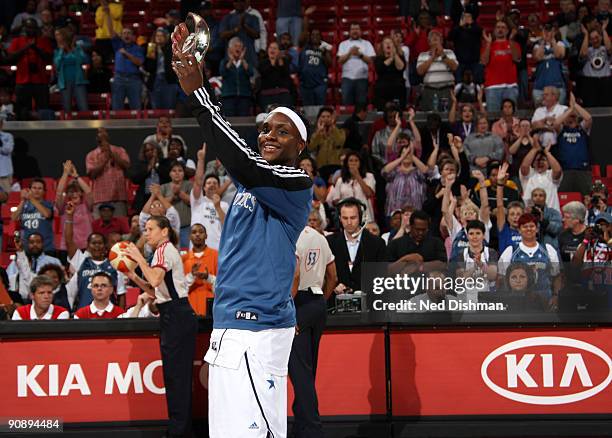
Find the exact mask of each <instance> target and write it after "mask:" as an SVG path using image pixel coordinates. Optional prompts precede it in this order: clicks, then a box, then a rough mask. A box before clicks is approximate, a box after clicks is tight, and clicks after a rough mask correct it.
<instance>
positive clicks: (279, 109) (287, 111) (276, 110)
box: [268, 106, 308, 141]
mask: <svg viewBox="0 0 612 438" xmlns="http://www.w3.org/2000/svg"><path fill="white" fill-rule="evenodd" d="M274 113H281V114H284V115H286V116H287V117H289V118H290V119H291V121H292V122H293V124H294V125H295V127H296V128H297V130H298V131H299V132H300V137H302V140H304V141H307V139H308V134H307V131H306V125H304V122H302V119H301V118H300V116H298V115H297V113H296V112H295V111H293V110H292V109H290V108H287V107H286V106H279V107H276V108H274V109H273V110H272V111H270V112H269V113H268V115H271V114H274Z"/></svg>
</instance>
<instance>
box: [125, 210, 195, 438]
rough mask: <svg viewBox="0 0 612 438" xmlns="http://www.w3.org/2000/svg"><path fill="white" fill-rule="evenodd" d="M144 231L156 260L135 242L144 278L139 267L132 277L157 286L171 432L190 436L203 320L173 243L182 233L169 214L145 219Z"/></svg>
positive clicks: (131, 247)
mask: <svg viewBox="0 0 612 438" xmlns="http://www.w3.org/2000/svg"><path fill="white" fill-rule="evenodd" d="M144 236H145V239H146V241H147V243H148V244H149V245H150V246H151V248H155V252H154V253H153V260H151V265H150V266H149V264H148V263H147V261H146V260H145V258H144V256H143V255H142V254H141V253H140V251H139V250H138V248H137V247H136V245H134V244H133V243H130V244H129V246H128V247H127V249H126V250H125V252H126V254H127V255H129V256H130V257H131V258H133V259H134V260H135V261H136V262H137V263H138V267H139V268H140V269H141V271H142V274H143V276H144V279H142V278H140V277H139V276H138V275H136V274H134V273H129V274H128V277H129V278H130V279H131V280H132V281H134V282H135V283H136V284H137V285H138V286H139V287H141V288H142V289H143V290H145V291H151V289H152V288H153V289H154V291H155V292H154V294H155V304H156V306H157V308H158V309H159V314H160V315H159V328H160V336H159V347H160V350H161V357H162V369H163V373H164V386H165V387H166V403H167V405H168V418H169V420H168V434H167V436H173V437H174V436H189V435H190V433H191V385H192V381H191V380H192V379H191V376H192V373H193V356H194V353H195V342H196V335H197V330H198V322H197V319H196V316H195V313H194V312H193V310H192V309H191V306H190V305H189V301H188V300H187V295H188V288H187V282H186V280H185V274H184V270H183V260H182V259H181V255H180V254H179V252H178V250H177V249H176V247H175V246H174V245H176V244H177V243H178V238H177V235H176V232H175V231H174V229H173V228H172V226H171V225H170V222H169V221H168V218H166V217H165V216H151V218H150V219H149V220H148V221H147V223H146V225H145V231H144Z"/></svg>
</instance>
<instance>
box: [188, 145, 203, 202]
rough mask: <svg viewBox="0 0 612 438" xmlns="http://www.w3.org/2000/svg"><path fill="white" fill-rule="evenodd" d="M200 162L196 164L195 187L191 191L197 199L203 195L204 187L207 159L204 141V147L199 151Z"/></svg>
mask: <svg viewBox="0 0 612 438" xmlns="http://www.w3.org/2000/svg"><path fill="white" fill-rule="evenodd" d="M197 156H198V164H197V165H196V173H195V176H194V178H193V187H192V188H191V193H193V197H194V198H195V199H200V196H202V187H203V186H204V172H205V168H204V163H205V161H206V142H204V143H202V149H200V150H199V151H198V154H197Z"/></svg>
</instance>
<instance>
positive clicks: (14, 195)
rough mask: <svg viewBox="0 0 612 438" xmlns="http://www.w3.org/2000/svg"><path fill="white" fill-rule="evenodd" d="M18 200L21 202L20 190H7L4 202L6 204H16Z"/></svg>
mask: <svg viewBox="0 0 612 438" xmlns="http://www.w3.org/2000/svg"><path fill="white" fill-rule="evenodd" d="M19 202H21V192H9V194H8V200H7V201H6V203H7V204H8V205H17V204H19Z"/></svg>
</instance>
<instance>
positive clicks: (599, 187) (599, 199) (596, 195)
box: [587, 181, 612, 226]
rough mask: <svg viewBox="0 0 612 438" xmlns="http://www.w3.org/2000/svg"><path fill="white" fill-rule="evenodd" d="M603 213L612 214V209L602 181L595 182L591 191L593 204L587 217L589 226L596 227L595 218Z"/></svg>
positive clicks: (591, 203)
mask: <svg viewBox="0 0 612 438" xmlns="http://www.w3.org/2000/svg"><path fill="white" fill-rule="evenodd" d="M602 213H608V214H612V207H609V206H608V189H607V187H606V186H605V185H604V184H602V183H601V181H595V183H594V184H593V188H592V189H591V202H590V205H589V212H588V215H587V222H588V225H589V226H592V225H595V218H596V217H597V216H599V215H600V214H602Z"/></svg>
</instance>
